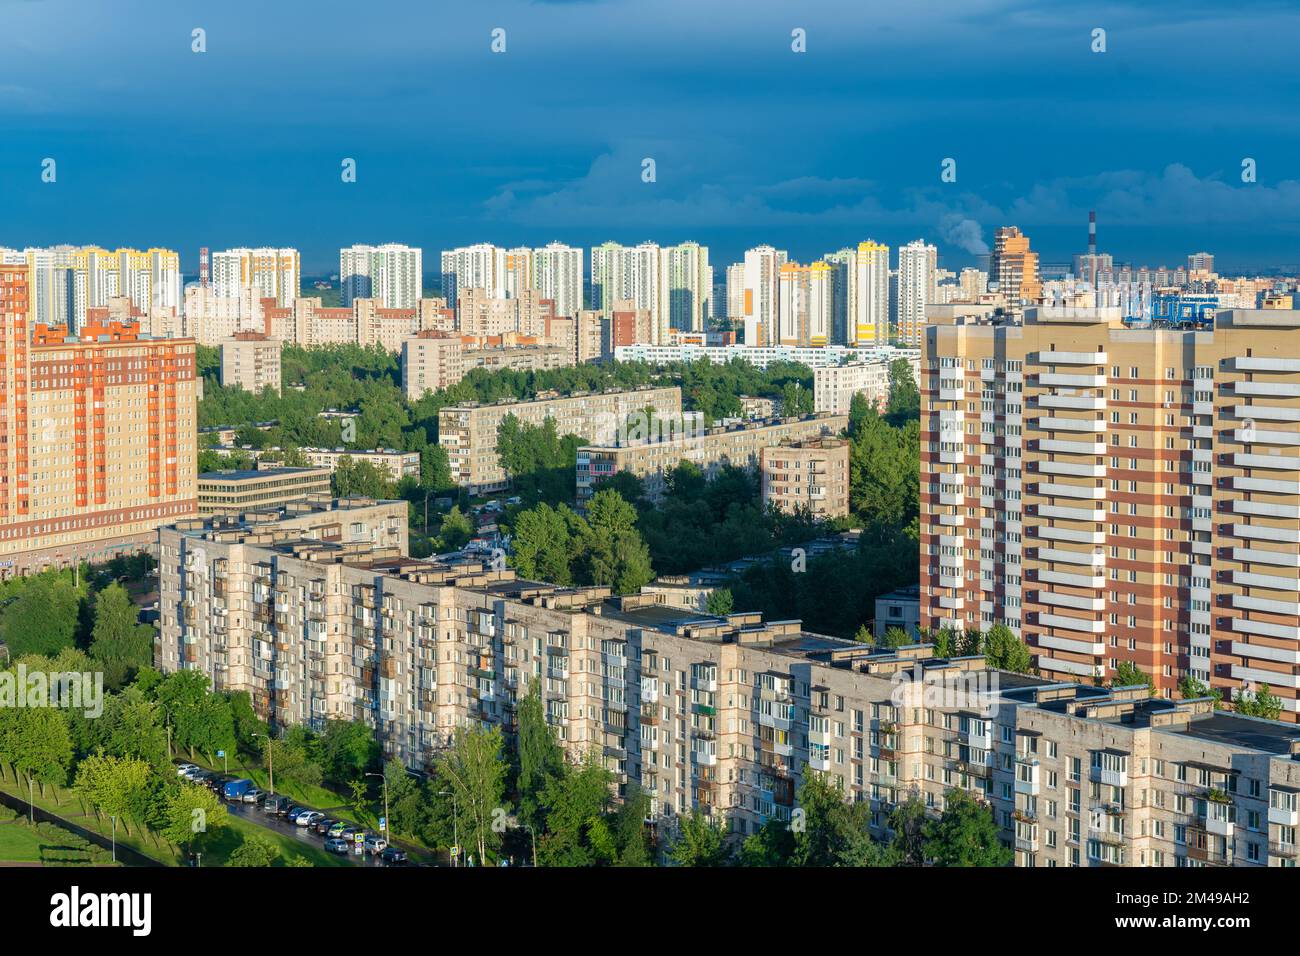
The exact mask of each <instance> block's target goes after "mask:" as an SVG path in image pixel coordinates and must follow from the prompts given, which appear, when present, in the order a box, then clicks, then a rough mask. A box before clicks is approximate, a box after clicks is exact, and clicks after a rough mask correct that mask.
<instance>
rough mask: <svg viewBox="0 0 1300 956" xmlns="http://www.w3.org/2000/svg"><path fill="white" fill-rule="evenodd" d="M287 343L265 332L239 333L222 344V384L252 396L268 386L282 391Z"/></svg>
mask: <svg viewBox="0 0 1300 956" xmlns="http://www.w3.org/2000/svg"><path fill="white" fill-rule="evenodd" d="M283 348H284V343H283V342H281V341H280V340H279V339H273V338H271V337H270V336H268V335H266V334H265V333H263V332H252V331H245V332H236V333H235V334H234V335H232V336H231V337H230V338H228V339H224V340H223V341H222V343H221V384H222V386H223V387H225V388H242V389H243V390H244V391H246V392H249V393H251V394H253V395H260V394H262V389H264V388H269V389H270V390H271V391H273V392H274V393H275V394H277V395H279V394H280V352H281V350H282V349H283Z"/></svg>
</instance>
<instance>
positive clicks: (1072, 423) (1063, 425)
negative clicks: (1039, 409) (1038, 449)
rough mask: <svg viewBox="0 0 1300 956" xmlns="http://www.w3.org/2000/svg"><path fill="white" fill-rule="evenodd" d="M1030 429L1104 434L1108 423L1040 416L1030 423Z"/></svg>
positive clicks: (1088, 419) (1089, 419) (1096, 420)
mask: <svg viewBox="0 0 1300 956" xmlns="http://www.w3.org/2000/svg"><path fill="white" fill-rule="evenodd" d="M1029 427H1030V428H1036V429H1038V430H1039V431H1052V432H1057V431H1066V432H1104V431H1105V430H1106V423H1105V422H1103V421H1100V420H1098V419H1096V418H1057V417H1054V416H1047V415H1040V416H1039V417H1038V418H1035V419H1034V420H1032V421H1031V422H1030V423H1029Z"/></svg>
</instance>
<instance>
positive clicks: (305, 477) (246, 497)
mask: <svg viewBox="0 0 1300 956" xmlns="http://www.w3.org/2000/svg"><path fill="white" fill-rule="evenodd" d="M198 487H199V516H200V517H204V518H208V517H211V516H213V515H242V514H245V513H247V512H250V511H257V510H259V509H265V508H279V507H280V506H281V505H285V504H288V503H289V502H291V501H304V500H306V499H307V498H310V497H312V496H313V495H324V496H325V497H328V496H329V493H330V470H329V469H328V468H263V469H258V470H255V471H252V470H249V471H208V472H204V473H203V474H201V475H199V481H198Z"/></svg>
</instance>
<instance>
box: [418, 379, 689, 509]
mask: <svg viewBox="0 0 1300 956" xmlns="http://www.w3.org/2000/svg"><path fill="white" fill-rule="evenodd" d="M647 408H649V409H652V410H653V412H652V415H651V416H650V417H651V420H677V421H680V419H681V416H682V393H681V389H680V388H677V387H676V386H673V387H671V388H649V387H647V388H639V389H628V390H625V391H608V392H598V393H593V394H575V395H570V396H566V397H563V398H537V399H534V400H532V401H527V402H498V403H496V404H493V405H478V404H467V405H453V406H449V407H447V408H444V409H442V410H441V411H440V412H439V413H438V444H439V445H442V446H443V447H444V448H445V449H447V458H448V461H449V463H450V465H451V476H452V479H453V480H454V481H455V482H456V484H458V485H460V486H462V487H465V488H468V489H470V493H471V494H481V493H482V492H484V491H496V490H499V489H502V488H505V487H507V486H508V485H509V477H508V476H507V475H506V472H505V469H503V468H502V467H501V462H500V461H499V460H498V458H497V429H498V427H499V426H500V424H501V422H502V421H503V420H504V419H505V418H506V416H507V415H513V416H514V417H515V418H516V419H517V420H518V421H519V422H520V423H521V424H528V425H542V424H543V423H544V422H545V421H546V420H547V419H548V418H549V419H552V420H553V421H554V422H555V427H556V431H557V432H558V433H559V434H560V435H561V436H563V435H581V436H582V437H583V438H588V436H590V440H591V441H595V442H612V441H615V440H617V439H618V438H619V436H620V435H621V434H624V433H625V432H626V430H627V428H628V421H629V419H630V418H632V417H633V416H643V417H644V415H645V410H646V409H647Z"/></svg>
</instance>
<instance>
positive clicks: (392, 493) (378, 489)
mask: <svg viewBox="0 0 1300 956" xmlns="http://www.w3.org/2000/svg"><path fill="white" fill-rule="evenodd" d="M333 480H334V493H335V494H336V495H338V496H339V497H340V498H347V497H351V496H358V497H362V498H389V499H391V498H395V497H397V484H396V482H394V481H393V477H392V474H391V473H390V472H389V471H388V469H386V468H381V467H379V466H378V465H376V464H374V463H373V462H370V461H367V460H366V459H364V458H353V457H352V456H351V455H344V456H342V457H341V458H339V460H338V464H337V465H336V466H335V467H334V474H333Z"/></svg>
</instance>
